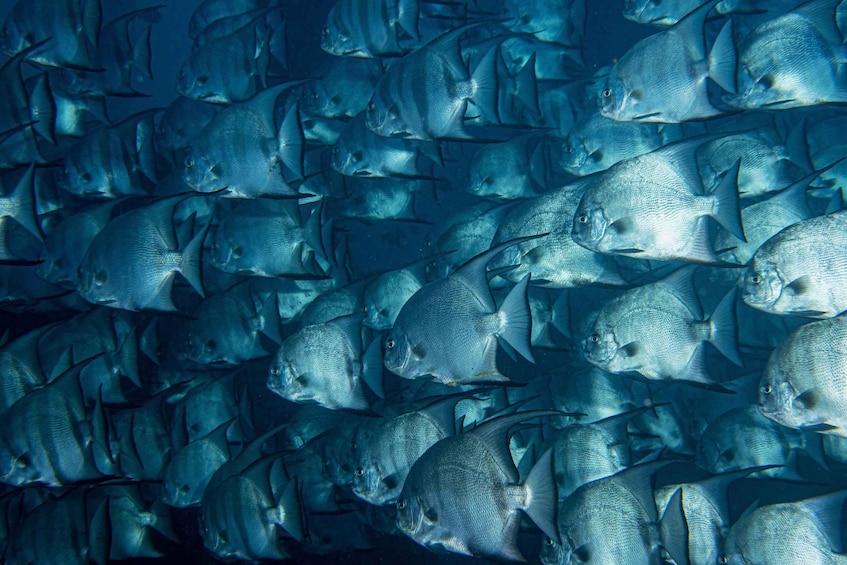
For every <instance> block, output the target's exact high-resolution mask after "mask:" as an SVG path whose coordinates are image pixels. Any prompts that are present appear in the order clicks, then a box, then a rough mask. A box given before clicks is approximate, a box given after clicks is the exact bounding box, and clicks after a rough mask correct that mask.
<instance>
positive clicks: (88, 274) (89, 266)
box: [77, 255, 118, 306]
mask: <svg viewBox="0 0 847 565" xmlns="http://www.w3.org/2000/svg"><path fill="white" fill-rule="evenodd" d="M110 272H111V269H110V268H109V266H108V265H106V264H105V263H103V262H102V261H100V260H99V259H98V258H97V257H91V256H90V255H89V256H88V257H86V260H85V261H84V262H83V264H82V265H81V266H80V268H79V288H77V291H78V292H79V295H80V296H82V297H83V298H85V299H86V300H87V301H89V302H91V303H92V304H101V305H106V306H108V305H110V304H112V303H114V302H117V298H118V297H117V296H116V295H115V289H114V288H112V285H111V284H110V283H109V276H110Z"/></svg>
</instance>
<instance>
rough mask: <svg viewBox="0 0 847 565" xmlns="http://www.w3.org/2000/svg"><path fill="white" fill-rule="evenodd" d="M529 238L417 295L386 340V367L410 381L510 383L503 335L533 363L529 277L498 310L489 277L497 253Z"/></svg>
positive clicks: (475, 260)
mask: <svg viewBox="0 0 847 565" xmlns="http://www.w3.org/2000/svg"><path fill="white" fill-rule="evenodd" d="M530 237H537V236H530ZM525 239H528V238H521V239H519V240H512V241H509V242H506V243H502V244H500V245H497V246H495V247H493V248H491V249H489V250H488V251H486V252H484V253H482V254H480V255H477V256H476V257H474V258H472V259H470V260H469V261H468V262H467V263H465V264H464V265H462V266H461V267H460V268H459V269H458V270H457V271H456V272H454V273H453V274H451V275H449V276H447V278H444V279H442V280H439V281H435V282H431V283H429V284H426V285H424V286H423V287H421V289H420V290H418V291H417V292H416V293H415V294H413V295H412V297H411V298H409V300H408V302H406V303H405V304H404V305H403V308H401V310H400V313H399V314H398V315H397V320H396V321H395V323H394V327H393V328H392V329H391V331H390V332H389V333H388V336H387V337H386V339H385V351H386V353H385V366H386V368H388V370H389V371H391V372H393V373H395V374H396V375H398V376H401V377H403V378H406V379H416V378H420V377H425V376H431V377H433V378H435V379H437V380H439V381H441V382H442V383H445V384H466V383H472V382H486V381H505V380H508V379H507V377H505V376H503V375H502V374H500V372H499V371H498V370H497V366H496V353H497V348H498V346H497V339H498V337H502V338H503V339H505V340H506V341H507V342H508V343H509V344H510V345H512V346H513V347H514V348H515V349H517V350H518V351H519V352H520V353H521V355H522V356H523V357H524V358H526V359H529V360H532V352H531V351H530V345H529V337H530V326H531V323H532V319H531V316H530V312H529V304H528V302H527V294H526V292H527V284H528V282H529V277H528V276H527V277H525V278H523V279H522V280H521V282H519V283H518V284H517V285H515V287H514V288H513V289H512V290H511V291H510V293H509V295H508V296H507V297H506V299H505V300H504V302H503V304H502V306H501V307H500V308H499V309H497V307H496V305H495V304H494V298H493V297H492V295H491V290H490V289H489V287H488V282H487V280H486V277H485V266H486V265H487V264H488V262H489V261H490V260H491V259H492V258H493V257H494V256H495V255H496V254H497V253H499V252H500V251H502V250H503V249H506V248H508V247H510V246H512V245H515V244H516V243H519V242H520V241H524V240H525Z"/></svg>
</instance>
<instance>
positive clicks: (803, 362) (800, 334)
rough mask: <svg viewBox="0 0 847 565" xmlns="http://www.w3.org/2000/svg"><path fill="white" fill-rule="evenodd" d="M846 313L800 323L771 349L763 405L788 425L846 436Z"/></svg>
mask: <svg viewBox="0 0 847 565" xmlns="http://www.w3.org/2000/svg"><path fill="white" fill-rule="evenodd" d="M845 343H847V318H844V317H842V316H839V317H837V318H831V319H829V320H820V321H817V322H811V323H809V324H805V325H803V326H800V327H799V328H797V329H796V330H795V331H794V332H792V333H791V334H790V335H789V336H788V337H787V338H786V339H785V341H783V342H782V343H781V344H780V345H779V346H778V347H777V348H776V349H775V350H774V352H773V353H771V356H770V359H768V364H767V366H766V367H765V371H764V373H763V374H762V379H761V381H760V383H759V410H760V411H761V412H762V414H764V415H765V417H767V418H769V419H771V420H773V421H774V422H776V423H778V424H782V425H783V426H788V427H789V428H797V429H808V430H818V431H820V432H822V433H827V434H833V435H837V436H841V437H847V410H845V406H847V383H845V381H844V379H843V375H844V374H845V370H847V357H845V354H844V352H845V351H847V349H845Z"/></svg>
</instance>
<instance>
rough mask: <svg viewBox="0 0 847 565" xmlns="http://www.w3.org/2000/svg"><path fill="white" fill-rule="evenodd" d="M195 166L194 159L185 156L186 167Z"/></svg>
mask: <svg viewBox="0 0 847 565" xmlns="http://www.w3.org/2000/svg"><path fill="white" fill-rule="evenodd" d="M193 166H194V159H192V158H191V157H186V158H185V168H186V169H190V168H191V167H193Z"/></svg>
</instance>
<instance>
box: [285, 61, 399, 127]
mask: <svg viewBox="0 0 847 565" xmlns="http://www.w3.org/2000/svg"><path fill="white" fill-rule="evenodd" d="M383 72H384V70H383V66H382V64H381V63H380V62H379V61H376V60H371V59H358V58H353V57H343V58H339V57H334V58H333V59H332V61H331V62H330V64H329V65H327V66H326V67H325V68H324V69H323V72H321V73H320V77H321V78H319V79H315V80H313V81H312V82H311V83H310V84H307V85H306V86H305V87H304V89H303V93H302V94H301V96H300V99H301V101H302V102H301V105H302V108H303V110H305V111H306V112H310V113H312V114H316V115H318V116H323V117H324V118H352V117H354V116H356V115H358V114H360V113H362V112H363V111H364V109H365V107H366V106H367V105H368V100H370V97H371V93H372V92H373V89H374V86H376V83H377V81H378V80H379V77H380V76H382V73H383ZM363 117H364V116H363Z"/></svg>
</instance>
